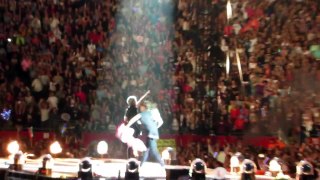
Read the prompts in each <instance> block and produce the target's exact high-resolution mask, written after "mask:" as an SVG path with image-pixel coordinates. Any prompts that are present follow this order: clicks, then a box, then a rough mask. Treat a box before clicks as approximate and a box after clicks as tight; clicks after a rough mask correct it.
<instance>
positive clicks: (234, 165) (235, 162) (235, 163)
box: [230, 155, 240, 167]
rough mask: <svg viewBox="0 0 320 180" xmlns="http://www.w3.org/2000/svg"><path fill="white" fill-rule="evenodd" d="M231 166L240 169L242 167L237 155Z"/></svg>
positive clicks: (233, 157)
mask: <svg viewBox="0 0 320 180" xmlns="http://www.w3.org/2000/svg"><path fill="white" fill-rule="evenodd" d="M230 166H231V167H239V166H240V162H239V158H238V156H236V155H233V156H232V157H231V158H230Z"/></svg>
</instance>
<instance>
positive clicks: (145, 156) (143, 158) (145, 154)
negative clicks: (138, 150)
mask: <svg viewBox="0 0 320 180" xmlns="http://www.w3.org/2000/svg"><path fill="white" fill-rule="evenodd" d="M146 145H147V150H146V151H145V152H144V153H143V156H142V159H141V164H140V166H142V164H143V163H144V162H146V161H147V159H148V157H149V151H150V138H148V139H147V144H146Z"/></svg>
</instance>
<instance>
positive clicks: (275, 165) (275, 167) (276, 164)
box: [269, 157, 282, 177]
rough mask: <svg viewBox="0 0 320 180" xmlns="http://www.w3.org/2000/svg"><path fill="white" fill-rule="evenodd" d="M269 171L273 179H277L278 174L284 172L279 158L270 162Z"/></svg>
mask: <svg viewBox="0 0 320 180" xmlns="http://www.w3.org/2000/svg"><path fill="white" fill-rule="evenodd" d="M269 171H270V172H271V175H272V176H273V177H276V176H277V174H278V173H279V172H281V171H282V169H281V165H280V159H279V158H277V157H275V158H273V159H272V160H271V161H270V163H269Z"/></svg>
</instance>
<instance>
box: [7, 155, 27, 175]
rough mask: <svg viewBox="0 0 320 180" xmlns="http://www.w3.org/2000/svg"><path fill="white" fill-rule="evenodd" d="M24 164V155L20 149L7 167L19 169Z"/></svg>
mask: <svg viewBox="0 0 320 180" xmlns="http://www.w3.org/2000/svg"><path fill="white" fill-rule="evenodd" d="M23 164H24V155H23V153H22V152H21V151H19V152H17V153H16V154H14V156H13V164H10V166H9V169H11V170H15V171H21V170H22V166H23Z"/></svg>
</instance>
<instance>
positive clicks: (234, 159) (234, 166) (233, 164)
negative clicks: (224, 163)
mask: <svg viewBox="0 0 320 180" xmlns="http://www.w3.org/2000/svg"><path fill="white" fill-rule="evenodd" d="M241 157H242V154H241V153H239V152H237V153H235V154H234V155H233V156H231V158H230V168H231V174H237V173H239V172H240V158H241Z"/></svg>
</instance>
